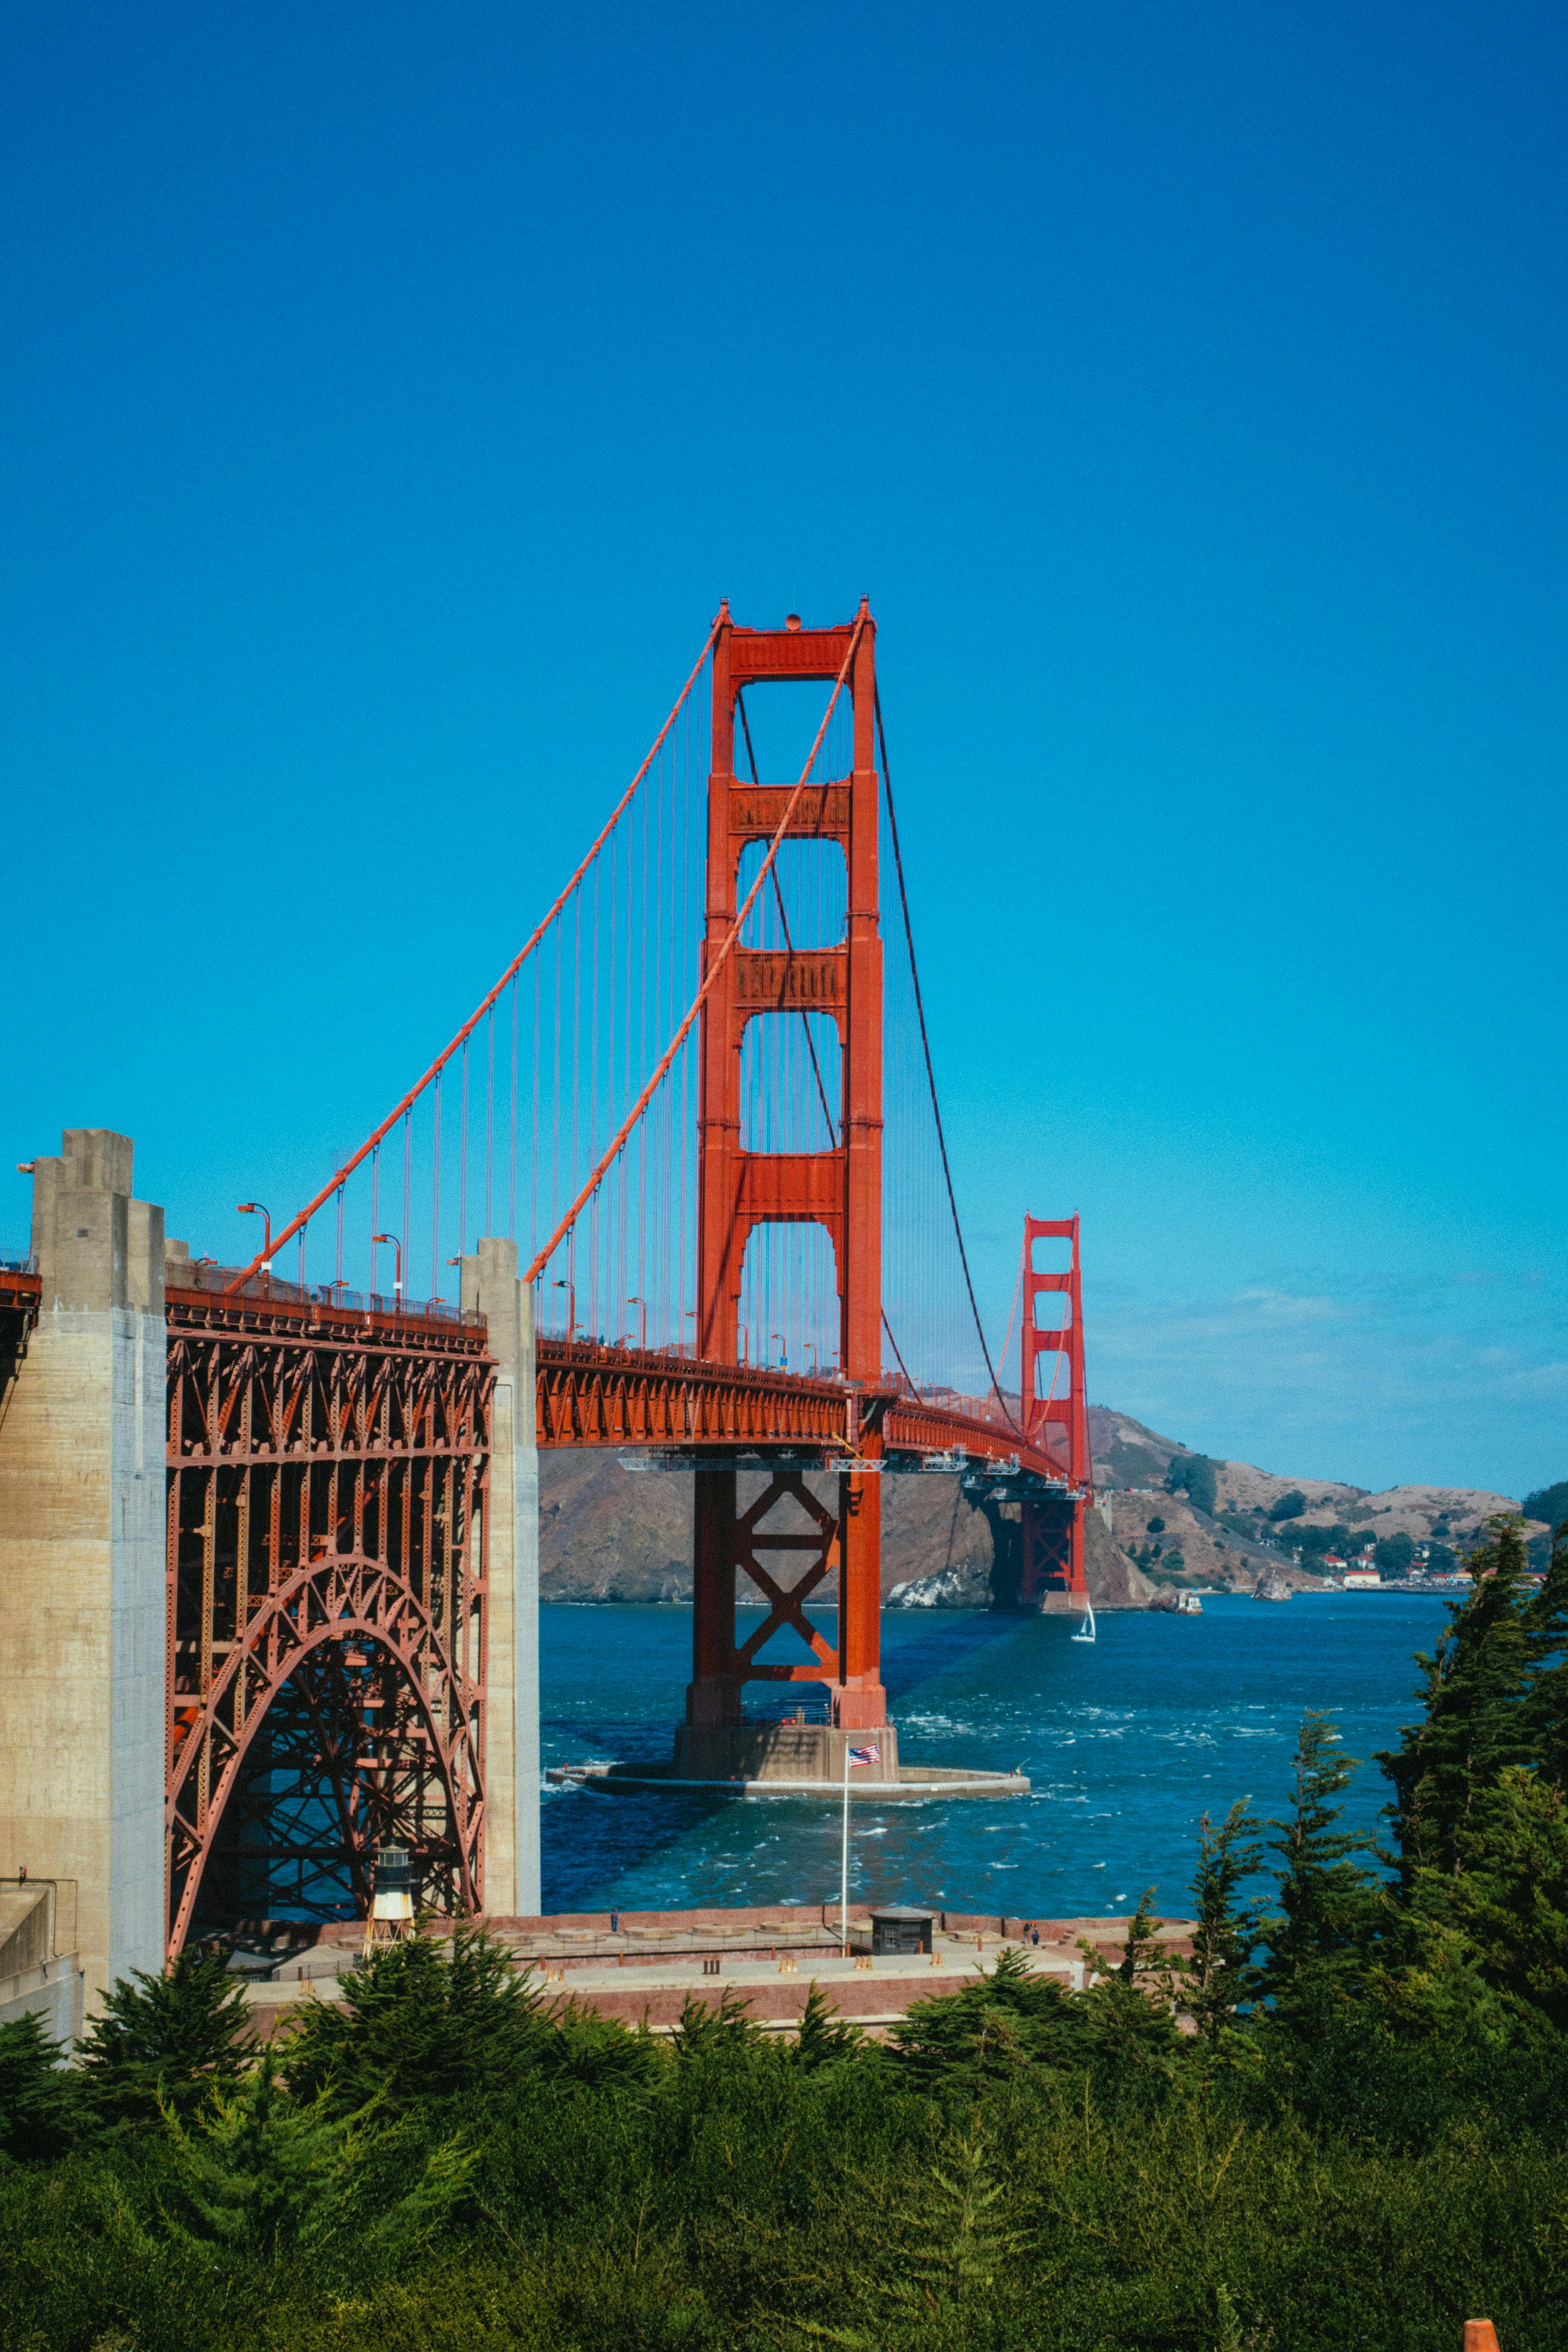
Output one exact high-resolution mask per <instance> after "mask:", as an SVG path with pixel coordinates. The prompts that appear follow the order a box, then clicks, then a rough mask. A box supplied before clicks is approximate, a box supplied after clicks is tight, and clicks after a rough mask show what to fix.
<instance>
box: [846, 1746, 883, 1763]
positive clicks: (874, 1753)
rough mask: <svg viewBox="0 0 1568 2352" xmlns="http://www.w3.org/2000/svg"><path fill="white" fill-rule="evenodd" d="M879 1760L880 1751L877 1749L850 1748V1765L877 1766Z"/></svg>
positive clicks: (880, 1757) (880, 1758)
mask: <svg viewBox="0 0 1568 2352" xmlns="http://www.w3.org/2000/svg"><path fill="white" fill-rule="evenodd" d="M881 1760H882V1751H881V1749H880V1748H851V1749H850V1750H849V1761H850V1762H851V1764H879V1763H880V1762H881Z"/></svg>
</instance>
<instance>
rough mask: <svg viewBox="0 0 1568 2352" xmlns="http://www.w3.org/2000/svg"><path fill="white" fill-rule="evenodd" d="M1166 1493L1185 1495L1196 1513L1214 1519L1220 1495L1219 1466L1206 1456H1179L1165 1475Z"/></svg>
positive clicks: (1175, 1457)
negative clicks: (1205, 1514) (1200, 1512)
mask: <svg viewBox="0 0 1568 2352" xmlns="http://www.w3.org/2000/svg"><path fill="white" fill-rule="evenodd" d="M1165 1492H1166V1493H1167V1494H1168V1495H1185V1496H1186V1497H1187V1500H1188V1501H1189V1502H1190V1503H1191V1504H1192V1506H1193V1508H1194V1510H1196V1511H1206V1512H1207V1513H1208V1514H1209V1515H1210V1517H1213V1514H1214V1508H1215V1501H1216V1500H1217V1498H1218V1494H1219V1465H1218V1463H1217V1462H1211V1461H1210V1459H1209V1457H1208V1455H1207V1454H1176V1455H1175V1456H1174V1457H1173V1460H1172V1463H1171V1466H1170V1468H1169V1469H1168V1470H1167V1471H1166V1473H1165Z"/></svg>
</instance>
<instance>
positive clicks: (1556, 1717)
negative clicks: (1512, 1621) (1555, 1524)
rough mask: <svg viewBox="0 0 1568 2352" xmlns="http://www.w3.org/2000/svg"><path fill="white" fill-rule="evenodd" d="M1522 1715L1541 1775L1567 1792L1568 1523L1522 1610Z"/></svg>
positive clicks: (1556, 1540) (1561, 1530)
mask: <svg viewBox="0 0 1568 2352" xmlns="http://www.w3.org/2000/svg"><path fill="white" fill-rule="evenodd" d="M1524 1639H1525V1648H1526V1652H1527V1654H1528V1657H1529V1668H1528V1674H1527V1681H1526V1693H1525V1712H1526V1715H1527V1717H1528V1719H1529V1731H1530V1738H1531V1744H1532V1746H1533V1748H1534V1751H1535V1752H1534V1761H1535V1763H1536V1765H1537V1767H1538V1769H1539V1770H1540V1771H1541V1772H1542V1774H1543V1776H1544V1777H1545V1778H1546V1779H1547V1780H1550V1781H1551V1782H1552V1785H1553V1787H1555V1788H1558V1789H1564V1790H1568V1519H1565V1520H1564V1521H1563V1525H1562V1526H1561V1527H1560V1528H1558V1529H1557V1531H1556V1536H1555V1538H1554V1540H1553V1543H1552V1558H1551V1560H1550V1562H1549V1564H1548V1567H1547V1570H1546V1577H1545V1580H1544V1582H1543V1583H1542V1587H1541V1590H1540V1591H1539V1592H1537V1593H1536V1594H1535V1596H1534V1597H1533V1599H1532V1600H1531V1601H1529V1602H1528V1603H1527V1605H1526V1608H1525V1612H1524Z"/></svg>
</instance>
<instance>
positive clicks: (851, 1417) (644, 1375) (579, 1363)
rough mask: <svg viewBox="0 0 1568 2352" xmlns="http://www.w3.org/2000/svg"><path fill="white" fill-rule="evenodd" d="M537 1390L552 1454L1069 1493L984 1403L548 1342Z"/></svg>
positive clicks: (653, 1352)
mask: <svg viewBox="0 0 1568 2352" xmlns="http://www.w3.org/2000/svg"><path fill="white" fill-rule="evenodd" d="M536 1389H537V1412H536V1423H535V1425H536V1430H537V1435H538V1442H539V1444H541V1445H542V1446H545V1447H566V1446H583V1447H594V1446H605V1447H609V1448H625V1449H626V1450H628V1451H635V1450H637V1449H639V1448H648V1449H651V1450H652V1451H654V1452H658V1453H664V1452H668V1453H671V1454H680V1453H683V1452H689V1453H690V1454H691V1456H692V1458H693V1459H694V1460H695V1459H696V1458H697V1455H698V1454H724V1453H726V1452H727V1453H731V1454H737V1455H743V1454H748V1453H759V1454H762V1453H765V1454H768V1455H775V1454H779V1453H781V1452H785V1453H794V1452H796V1451H799V1452H802V1453H806V1454H811V1455H812V1457H813V1459H814V1462H816V1464H817V1465H818V1466H820V1467H823V1468H826V1469H831V1468H832V1467H833V1466H834V1465H835V1464H836V1463H837V1462H839V1461H842V1462H844V1463H863V1462H865V1461H868V1460H870V1459H883V1458H886V1459H887V1460H889V1463H892V1462H894V1461H895V1460H896V1462H897V1463H898V1465H899V1466H900V1467H901V1466H904V1465H906V1464H908V1465H911V1466H916V1467H926V1468H930V1467H937V1466H941V1467H951V1468H954V1469H959V1468H964V1467H969V1466H973V1467H975V1468H981V1469H988V1470H992V1471H994V1472H995V1473H996V1474H997V1475H1010V1476H1013V1477H1015V1478H1017V1479H1019V1480H1021V1481H1023V1482H1026V1483H1027V1482H1031V1481H1032V1482H1034V1483H1035V1484H1036V1485H1037V1486H1051V1487H1053V1488H1055V1487H1060V1488H1061V1489H1063V1490H1064V1491H1065V1490H1066V1489H1067V1486H1068V1477H1067V1474H1066V1472H1065V1471H1064V1469H1063V1467H1062V1465H1061V1463H1060V1462H1059V1461H1058V1458H1057V1456H1056V1455H1055V1454H1053V1453H1051V1452H1050V1451H1049V1450H1048V1449H1046V1448H1042V1447H1038V1446H1029V1445H1026V1444H1022V1443H1021V1442H1020V1440H1019V1439H1018V1437H1017V1435H1016V1433H1015V1431H1014V1429H1013V1427H1012V1424H1011V1423H1008V1422H1004V1421H1002V1420H1001V1419H1000V1418H996V1419H987V1418H986V1417H985V1416H984V1413H983V1412H981V1411H980V1410H979V1408H978V1403H977V1402H976V1401H975V1400H969V1402H976V1410H975V1411H974V1412H962V1411H960V1410H958V1409H957V1408H956V1407H950V1406H946V1405H941V1404H934V1403H931V1402H930V1401H929V1400H927V1399H925V1398H922V1397H919V1396H916V1395H914V1394H912V1393H910V1392H909V1391H906V1390H904V1389H903V1388H895V1387H892V1386H890V1385H889V1386H883V1387H880V1388H878V1389H856V1388H851V1387H849V1386H848V1385H847V1383H845V1382H844V1381H837V1380H810V1379H804V1378H801V1377H800V1376H798V1375H796V1374H793V1373H790V1372H785V1371H781V1370H777V1369H773V1368H766V1367H757V1366H753V1365H749V1364H718V1363H707V1364H705V1363H700V1362H696V1361H694V1360H692V1358H691V1357H689V1356H680V1355H675V1354H671V1353H668V1352H663V1351H660V1350H658V1349H637V1348H616V1347H606V1346H605V1345H604V1344H603V1343H602V1342H601V1341H598V1340H589V1339H576V1340H567V1339H558V1338H553V1337H551V1336H549V1335H546V1336H544V1337H542V1339H540V1340H539V1341H538V1345H537V1370H536ZM937 1457H943V1458H942V1461H941V1462H940V1463H939V1462H938V1460H937ZM709 1466H710V1467H711V1466H715V1465H712V1464H711V1463H710V1465H709Z"/></svg>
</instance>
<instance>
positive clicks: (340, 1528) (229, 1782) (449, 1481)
mask: <svg viewBox="0 0 1568 2352" xmlns="http://www.w3.org/2000/svg"><path fill="white" fill-rule="evenodd" d="M167 1312H168V1321H169V1378H168V1399H169V1419H168V1457H167V1458H168V1687H169V1723H168V1762H167V1783H166V1785H167V1829H168V1904H169V1908H168V1918H169V1948H170V1950H171V1951H172V1952H175V1951H178V1950H179V1949H180V1948H181V1947H182V1945H183V1944H184V1940H185V1937H186V1936H187V1935H188V1934H189V1932H190V1929H191V1927H192V1924H193V1921H194V1920H195V1919H196V1917H197V1916H198V1915H199V1916H202V1917H204V1918H205V1917H211V1918H213V1919H214V1920H215V1921H216V1920H226V1921H232V1920H235V1919H237V1918H240V1917H244V1916H255V1915H258V1914H259V1913H261V1912H264V1911H268V1910H270V1911H271V1912H272V1913H273V1914H274V1915H275V1916H276V1915H277V1914H279V1913H280V1912H281V1913H283V1914H288V1913H289V1912H295V1911H298V1912H300V1913H304V1914H313V1915H318V1916H319V1915H321V1914H327V1915H331V1914H333V1913H343V1912H348V1913H353V1912H354V1911H356V1910H357V1911H361V1912H363V1909H364V1908H365V1906H366V1902H367V1898H368V1893H369V1885H368V1877H369V1871H368V1857H369V1855H370V1853H371V1851H372V1849H374V1846H375V1845H376V1844H378V1843H381V1842H382V1841H384V1840H385V1841H388V1842H393V1843H398V1844H402V1845H406V1846H408V1847H409V1848H410V1849H411V1851H412V1852H413V1853H414V1855H415V1857H416V1863H417V1864H418V1867H419V1872H420V1878H421V1884H422V1887H423V1892H424V1899H425V1900H426V1902H427V1903H428V1904H430V1905H431V1906H432V1907H434V1908H437V1909H441V1910H448V1911H468V1912H471V1911H474V1910H477V1909H478V1908H479V1906H480V1903H481V1899H482V1894H483V1887H482V1866H481V1854H482V1841H481V1834H480V1833H481V1829H482V1824H483V1814H484V1794H483V1791H484V1691H485V1664H486V1661H485V1644H486V1606H485V1604H486V1581H485V1575H486V1516H487V1513H486V1504H487V1496H488V1480H489V1417H490V1405H491V1398H492V1395H493V1391H494V1385H495V1366H494V1364H493V1363H492V1361H491V1360H490V1359H489V1356H488V1354H487V1352H486V1344H485V1329H484V1326H483V1324H482V1322H478V1321H472V1322H468V1323H464V1322H460V1321H458V1320H456V1319H442V1320H437V1319H434V1318H425V1317H421V1316H419V1315H418V1314H417V1313H416V1312H415V1313H410V1314H408V1315H406V1316H401V1317H400V1316H387V1315H384V1314H377V1315H374V1316H371V1315H366V1314H363V1313H355V1312H352V1311H348V1310H346V1309H345V1310H342V1311H336V1310H333V1309H332V1308H331V1307H327V1306H324V1305H322V1304H321V1302H320V1301H316V1302H311V1301H310V1300H309V1299H308V1298H301V1297H295V1298H293V1299H290V1300H279V1301H274V1300H269V1299H268V1298H266V1297H260V1298H258V1297H221V1296H215V1295H214V1294H213V1293H211V1292H208V1291H179V1290H173V1291H171V1292H170V1293H169V1295H168V1301H167Z"/></svg>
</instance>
